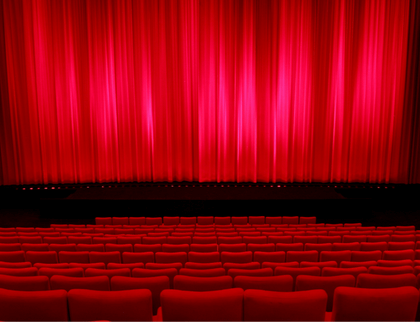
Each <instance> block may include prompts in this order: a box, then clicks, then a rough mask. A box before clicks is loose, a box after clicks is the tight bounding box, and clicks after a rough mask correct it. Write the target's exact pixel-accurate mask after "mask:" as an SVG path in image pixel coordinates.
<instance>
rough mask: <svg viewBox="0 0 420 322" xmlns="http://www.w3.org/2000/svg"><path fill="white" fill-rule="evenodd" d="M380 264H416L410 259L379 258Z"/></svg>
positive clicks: (394, 265)
mask: <svg viewBox="0 0 420 322" xmlns="http://www.w3.org/2000/svg"><path fill="white" fill-rule="evenodd" d="M378 266H382V267H396V266H414V262H413V261H412V260H410V259H401V260H378Z"/></svg>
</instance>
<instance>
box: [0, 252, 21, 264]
mask: <svg viewBox="0 0 420 322" xmlns="http://www.w3.org/2000/svg"><path fill="white" fill-rule="evenodd" d="M0 261H2V262H14V263H15V262H25V252H24V251H15V252H0Z"/></svg>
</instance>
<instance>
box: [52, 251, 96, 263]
mask: <svg viewBox="0 0 420 322" xmlns="http://www.w3.org/2000/svg"><path fill="white" fill-rule="evenodd" d="M58 261H59V262H60V263H89V252H68V251H61V252H59V253H58Z"/></svg>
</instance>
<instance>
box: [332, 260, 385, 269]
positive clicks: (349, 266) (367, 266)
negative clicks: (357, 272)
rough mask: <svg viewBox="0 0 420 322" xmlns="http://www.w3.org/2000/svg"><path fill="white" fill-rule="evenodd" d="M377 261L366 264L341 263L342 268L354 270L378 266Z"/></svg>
mask: <svg viewBox="0 0 420 322" xmlns="http://www.w3.org/2000/svg"><path fill="white" fill-rule="evenodd" d="M376 265H377V262H376V261H366V262H348V261H342V262H341V263H340V268H352V267H366V268H369V267H371V266H376Z"/></svg>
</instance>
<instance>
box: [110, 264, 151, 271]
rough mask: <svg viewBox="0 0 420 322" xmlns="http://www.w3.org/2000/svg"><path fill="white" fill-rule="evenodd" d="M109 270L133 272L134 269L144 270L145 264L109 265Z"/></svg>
mask: <svg viewBox="0 0 420 322" xmlns="http://www.w3.org/2000/svg"><path fill="white" fill-rule="evenodd" d="M106 268H107V269H119V268H129V269H130V270H133V269H134V268H144V264H143V263H130V264H120V263H108V264H107V265H106Z"/></svg>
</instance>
